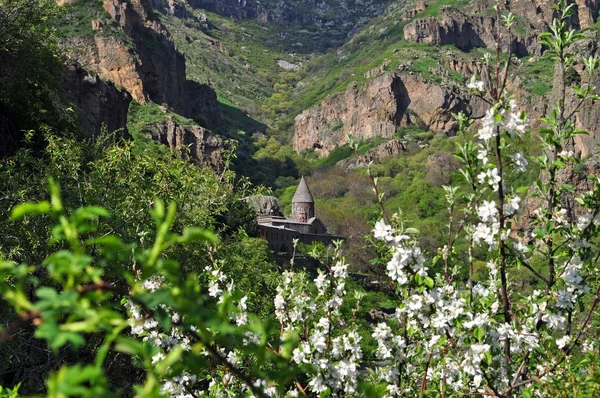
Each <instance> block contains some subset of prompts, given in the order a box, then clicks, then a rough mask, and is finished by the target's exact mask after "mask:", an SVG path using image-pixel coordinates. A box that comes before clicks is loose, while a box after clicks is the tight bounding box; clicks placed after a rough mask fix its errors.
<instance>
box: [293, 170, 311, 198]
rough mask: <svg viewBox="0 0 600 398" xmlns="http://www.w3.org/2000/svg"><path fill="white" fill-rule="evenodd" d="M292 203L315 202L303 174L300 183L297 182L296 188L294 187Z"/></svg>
mask: <svg viewBox="0 0 600 398" xmlns="http://www.w3.org/2000/svg"><path fill="white" fill-rule="evenodd" d="M292 203H315V200H314V199H313V196H312V193H310V189H309V188H308V184H307V183H306V180H305V179H304V176H302V178H301V179H300V183H299V184H298V188H296V193H295V194H294V198H293V199H292Z"/></svg>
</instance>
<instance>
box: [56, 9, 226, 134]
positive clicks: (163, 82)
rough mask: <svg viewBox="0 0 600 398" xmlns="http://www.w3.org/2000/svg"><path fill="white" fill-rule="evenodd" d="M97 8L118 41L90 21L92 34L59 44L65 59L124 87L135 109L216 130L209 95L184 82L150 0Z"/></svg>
mask: <svg viewBox="0 0 600 398" xmlns="http://www.w3.org/2000/svg"><path fill="white" fill-rule="evenodd" d="M103 7H104V9H105V10H106V12H107V13H108V14H109V15H110V19H111V21H110V22H111V23H113V24H117V25H118V27H119V28H120V30H121V31H122V32H123V33H124V36H123V35H114V34H105V33H104V32H103V30H104V23H103V22H102V21H101V20H96V21H93V22H92V24H93V29H95V30H97V31H98V33H97V34H95V35H93V36H92V37H71V38H69V39H65V40H63V42H62V44H63V47H64V48H65V49H66V50H67V52H68V53H69V54H70V55H71V57H72V58H74V59H76V60H77V61H78V62H79V63H80V64H81V65H82V66H83V67H85V68H86V69H89V70H91V71H93V72H95V73H97V74H98V75H100V76H101V77H103V78H106V79H110V80H112V81H114V82H115V83H116V84H118V85H119V86H122V87H124V88H125V89H126V90H127V91H129V92H130V93H131V95H132V97H133V99H135V100H136V101H137V102H139V103H141V104H145V103H147V102H148V101H152V102H155V103H158V104H167V105H169V106H170V107H171V108H173V110H174V111H175V112H177V113H180V114H181V115H184V116H187V117H194V116H197V115H198V113H199V114H201V115H202V116H203V118H204V119H205V120H206V121H207V123H208V124H209V126H216V125H218V123H219V120H220V116H219V112H218V107H217V100H216V94H215V93H214V90H212V89H211V88H210V87H209V86H206V85H201V84H198V83H196V82H191V81H188V80H186V66H185V58H184V56H183V54H181V53H180V52H178V51H177V49H176V48H175V44H174V42H173V38H172V37H171V35H170V34H169V32H168V31H167V30H166V28H165V27H164V26H163V25H162V24H161V23H160V21H159V20H158V19H157V18H156V16H155V14H154V10H153V8H152V4H151V2H150V0H105V1H104V3H103Z"/></svg>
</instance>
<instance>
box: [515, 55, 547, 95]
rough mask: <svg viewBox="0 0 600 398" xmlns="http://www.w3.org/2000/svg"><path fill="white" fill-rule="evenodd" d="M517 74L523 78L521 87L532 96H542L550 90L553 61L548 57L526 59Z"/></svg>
mask: <svg viewBox="0 0 600 398" xmlns="http://www.w3.org/2000/svg"><path fill="white" fill-rule="evenodd" d="M517 73H518V74H519V76H523V78H524V81H523V87H524V88H525V89H526V90H527V91H528V92H530V93H532V94H533V95H536V96H542V95H545V94H547V93H549V92H550V91H551V90H552V79H553V77H554V61H553V60H552V59H550V58H549V57H544V56H542V57H540V58H533V61H532V59H531V58H529V59H526V60H524V62H523V64H522V65H521V66H520V67H519V69H518V70H517Z"/></svg>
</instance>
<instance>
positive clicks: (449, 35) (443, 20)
mask: <svg viewBox="0 0 600 398" xmlns="http://www.w3.org/2000/svg"><path fill="white" fill-rule="evenodd" d="M498 23H499V21H498V20H497V19H496V18H495V17H491V16H480V15H468V14H465V13H463V12H462V11H459V10H458V9H456V8H454V7H450V6H446V7H441V8H440V11H439V14H438V16H437V17H426V18H418V19H415V20H414V21H412V22H410V23H409V24H407V25H406V26H405V27H404V38H405V39H406V40H408V41H410V42H414V43H431V44H438V45H446V44H451V45H454V46H456V47H458V48H459V49H461V50H464V51H469V50H471V49H473V48H475V47H487V48H495V46H496V37H497V32H498V29H499V27H498ZM500 29H501V31H504V30H505V29H504V28H500ZM503 33H504V35H505V36H506V33H505V32H503ZM537 35H538V31H537V30H536V29H535V27H534V26H533V25H530V26H529V27H528V29H526V34H525V36H524V37H518V36H513V37H512V42H511V46H512V51H513V52H514V53H515V54H517V55H518V56H524V55H527V54H539V53H540V52H541V46H540V45H539V44H538V43H537ZM502 45H503V47H504V48H503V49H504V50H507V48H506V43H505V42H503V43H502Z"/></svg>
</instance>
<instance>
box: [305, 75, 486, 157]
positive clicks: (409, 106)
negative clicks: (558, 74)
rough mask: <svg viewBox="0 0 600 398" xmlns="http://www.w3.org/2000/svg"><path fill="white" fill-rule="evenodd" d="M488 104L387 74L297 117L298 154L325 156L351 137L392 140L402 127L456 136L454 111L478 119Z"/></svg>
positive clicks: (458, 92)
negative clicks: (313, 152) (399, 127)
mask: <svg viewBox="0 0 600 398" xmlns="http://www.w3.org/2000/svg"><path fill="white" fill-rule="evenodd" d="M483 105H484V104H483V102H482V101H481V100H478V99H477V98H471V97H469V96H468V95H467V93H466V92H465V91H464V89H462V88H461V87H458V86H456V85H445V86H442V85H438V84H436V83H433V82H429V81H427V80H425V79H424V78H423V77H421V76H417V75H409V74H397V73H394V74H389V75H384V76H381V77H378V78H376V79H374V80H372V81H370V82H368V83H366V84H365V85H364V86H362V87H358V86H357V85H356V84H352V85H350V86H349V87H348V88H347V90H346V91H345V92H344V93H339V94H335V95H332V96H330V97H329V98H327V99H326V100H325V101H323V102H322V103H321V104H319V105H317V106H316V107H315V108H313V109H309V110H306V111H304V112H302V113H301V114H300V115H298V116H297V117H296V119H295V132H294V138H293V144H294V149H295V150H296V151H297V152H301V151H304V150H307V149H314V150H315V151H316V152H317V153H319V155H320V156H326V155H328V154H329V152H331V150H333V149H334V148H336V147H337V146H340V145H343V144H344V143H346V141H347V135H348V134H352V135H353V136H354V137H355V138H357V139H362V140H365V139H370V138H374V137H382V138H392V136H393V135H394V133H395V132H396V127H397V126H406V125H410V124H414V125H417V126H420V127H423V128H427V129H430V130H432V131H435V132H442V133H446V134H452V133H453V132H454V131H455V129H456V127H457V126H456V125H455V121H454V120H453V118H452V116H451V113H452V112H459V111H465V112H466V113H468V114H471V115H474V116H475V117H477V116H479V115H481V114H482V112H483V111H484V106H483Z"/></svg>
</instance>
